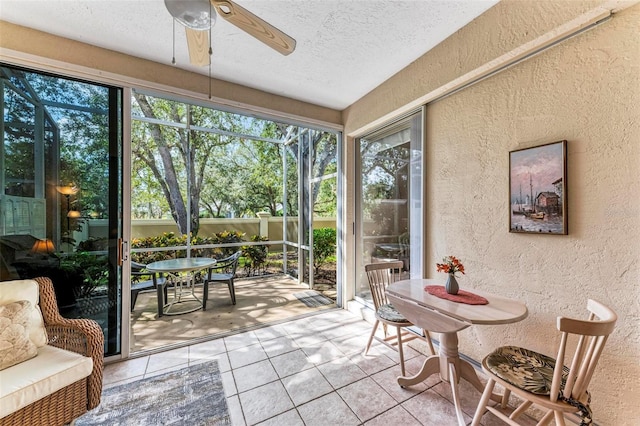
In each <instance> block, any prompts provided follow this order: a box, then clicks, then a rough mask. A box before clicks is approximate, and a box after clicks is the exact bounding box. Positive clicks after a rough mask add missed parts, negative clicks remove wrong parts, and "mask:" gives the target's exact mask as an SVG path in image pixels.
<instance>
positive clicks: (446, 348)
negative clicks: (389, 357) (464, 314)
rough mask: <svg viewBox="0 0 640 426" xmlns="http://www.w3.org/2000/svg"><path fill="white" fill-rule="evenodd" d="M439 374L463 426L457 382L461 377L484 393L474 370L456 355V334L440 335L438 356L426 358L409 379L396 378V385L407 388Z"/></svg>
mask: <svg viewBox="0 0 640 426" xmlns="http://www.w3.org/2000/svg"><path fill="white" fill-rule="evenodd" d="M436 373H440V377H441V378H442V380H444V381H445V382H449V384H450V385H451V393H452V394H453V404H454V406H455V409H456V416H457V418H458V424H459V425H460V426H465V425H466V422H465V421H464V417H463V415H462V409H461V408H460V391H459V389H458V382H459V381H460V378H461V377H462V378H463V379H465V380H466V381H468V382H469V383H471V385H473V387H474V388H476V389H477V390H478V391H480V392H481V393H482V392H483V391H484V385H483V384H482V382H481V381H480V378H479V377H478V374H477V373H476V370H475V368H473V365H471V364H470V363H469V362H467V361H465V360H463V359H461V358H460V355H459V353H458V334H457V333H441V334H440V350H439V353H438V355H432V356H430V357H428V358H427V359H426V360H425V361H424V363H423V364H422V368H421V369H420V371H419V372H418V373H417V374H416V375H414V376H410V377H406V376H405V377H402V376H401V377H398V384H399V385H400V386H402V387H403V388H404V387H407V386H412V385H415V384H418V383H420V382H422V381H424V380H426V379H427V378H428V377H429V376H431V375H432V374H436ZM491 399H492V400H494V401H498V402H501V401H502V396H501V395H498V394H495V393H494V394H492V395H491Z"/></svg>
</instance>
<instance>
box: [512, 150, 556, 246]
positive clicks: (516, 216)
mask: <svg viewBox="0 0 640 426" xmlns="http://www.w3.org/2000/svg"><path fill="white" fill-rule="evenodd" d="M509 232H518V233H531V234H561V235H567V233H568V230H567V141H559V142H553V143H549V144H546V145H540V146H535V147H532V148H525V149H519V150H516V151H511V152H509Z"/></svg>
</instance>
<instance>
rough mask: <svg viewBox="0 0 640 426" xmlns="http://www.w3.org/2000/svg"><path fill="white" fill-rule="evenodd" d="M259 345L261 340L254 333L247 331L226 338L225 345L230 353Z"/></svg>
mask: <svg viewBox="0 0 640 426" xmlns="http://www.w3.org/2000/svg"><path fill="white" fill-rule="evenodd" d="M257 343H260V340H259V339H258V336H256V333H255V332H254V331H245V332H244V333H238V334H233V335H231V336H227V337H225V338H224V344H225V346H226V347H227V351H229V352H231V351H233V350H235V349H239V348H243V347H245V346H251V345H255V344H257Z"/></svg>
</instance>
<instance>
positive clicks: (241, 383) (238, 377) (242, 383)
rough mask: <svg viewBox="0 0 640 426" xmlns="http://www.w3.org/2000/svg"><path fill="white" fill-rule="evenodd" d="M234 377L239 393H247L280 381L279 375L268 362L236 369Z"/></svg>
mask: <svg viewBox="0 0 640 426" xmlns="http://www.w3.org/2000/svg"><path fill="white" fill-rule="evenodd" d="M233 377H234V379H235V382H236V387H237V389H238V392H245V391H247V390H249V389H253V388H257V387H258V386H262V385H264V384H267V383H270V382H273V381H275V380H278V374H277V373H276V370H274V369H273V367H272V366H271V363H270V362H269V361H268V360H264V361H260V362H256V363H253V364H249V365H245V366H244V367H240V368H235V369H234V370H233Z"/></svg>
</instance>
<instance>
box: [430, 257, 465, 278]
mask: <svg viewBox="0 0 640 426" xmlns="http://www.w3.org/2000/svg"><path fill="white" fill-rule="evenodd" d="M442 261H443V262H444V263H436V267H437V268H438V272H444V273H447V274H451V275H455V273H456V272H460V273H461V274H464V265H463V264H462V262H460V259H458V258H457V257H455V256H447V257H445V258H444V259H442Z"/></svg>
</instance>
